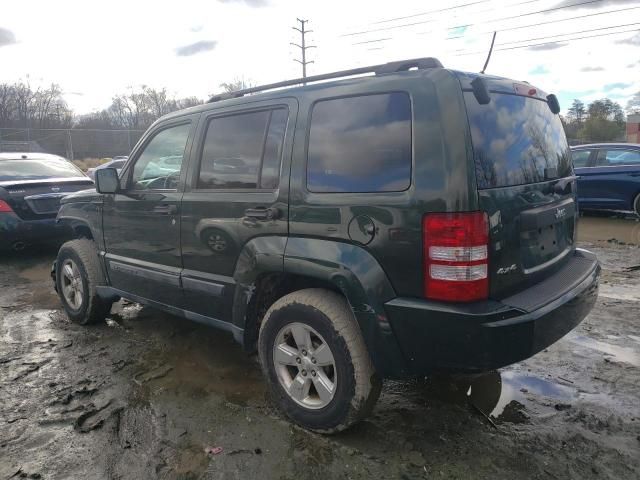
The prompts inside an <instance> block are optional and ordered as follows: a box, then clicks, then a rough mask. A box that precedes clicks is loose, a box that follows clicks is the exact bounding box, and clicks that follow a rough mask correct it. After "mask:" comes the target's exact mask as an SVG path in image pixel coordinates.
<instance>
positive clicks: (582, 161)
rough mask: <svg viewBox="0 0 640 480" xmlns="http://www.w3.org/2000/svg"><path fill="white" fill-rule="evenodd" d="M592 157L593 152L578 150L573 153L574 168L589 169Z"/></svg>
mask: <svg viewBox="0 0 640 480" xmlns="http://www.w3.org/2000/svg"><path fill="white" fill-rule="evenodd" d="M590 156H591V150H578V151H576V152H572V153H571V158H572V160H573V167H574V168H582V167H587V166H588V165H589V157H590Z"/></svg>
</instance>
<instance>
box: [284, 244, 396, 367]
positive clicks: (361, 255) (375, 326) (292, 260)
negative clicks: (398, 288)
mask: <svg viewBox="0 0 640 480" xmlns="http://www.w3.org/2000/svg"><path fill="white" fill-rule="evenodd" d="M283 263H284V272H285V273H291V274H295V275H302V276H306V277H313V278H316V279H318V280H322V281H325V282H329V283H331V284H333V285H335V286H336V287H337V288H338V289H339V290H340V291H341V292H342V293H343V294H344V296H345V297H346V298H347V301H348V302H349V304H350V306H351V309H352V310H353V312H354V315H355V317H356V320H357V322H358V324H359V326H360V330H361V331H362V335H363V337H364V341H365V343H366V345H367V348H368V350H369V355H370V356H371V360H372V361H373V364H374V366H375V367H376V370H377V371H378V373H379V374H381V375H382V376H401V375H402V374H403V373H405V372H406V371H407V369H406V365H405V360H404V357H403V355H402V353H401V351H400V348H399V346H398V343H397V341H396V338H395V335H394V334H393V331H392V329H391V325H390V323H389V321H388V318H387V314H386V312H385V310H384V306H383V305H384V303H385V302H387V301H390V300H392V299H393V298H395V297H396V294H395V292H394V290H393V287H392V286H391V283H390V282H389V279H388V278H387V275H386V274H385V272H384V270H383V269H382V267H381V266H380V264H379V263H378V262H377V260H376V259H375V258H374V257H373V256H372V255H371V254H370V253H369V252H367V251H366V250H365V249H364V248H362V247H360V246H357V245H353V244H349V243H342V242H335V241H329V240H318V239H312V238H295V237H294V238H289V240H288V242H287V244H286V251H285V255H284V262H283Z"/></svg>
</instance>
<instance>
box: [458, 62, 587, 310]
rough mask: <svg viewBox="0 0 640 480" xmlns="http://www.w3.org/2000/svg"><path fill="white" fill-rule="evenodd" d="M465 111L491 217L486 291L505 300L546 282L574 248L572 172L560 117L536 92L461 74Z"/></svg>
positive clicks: (481, 201) (483, 207)
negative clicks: (480, 93)
mask: <svg viewBox="0 0 640 480" xmlns="http://www.w3.org/2000/svg"><path fill="white" fill-rule="evenodd" d="M459 78H460V81H461V83H462V89H463V96H464V102H465V105H466V109H467V116H468V121H469V128H470V132H471V142H472V147H473V162H474V165H475V176H476V181H477V187H478V198H479V206H480V209H481V210H483V211H485V212H487V215H488V219H489V244H490V248H489V265H490V267H489V268H490V271H489V286H490V287H489V288H490V291H489V295H490V296H491V297H493V298H504V297H505V296H507V295H510V294H511V293H514V292H517V291H519V290H522V289H524V288H527V287H530V286H531V285H533V284H535V283H537V282H539V281H541V280H543V279H544V278H546V277H548V276H549V275H551V274H552V273H554V272H555V271H557V269H558V268H560V267H561V266H562V265H563V264H564V263H565V261H566V259H567V258H568V257H569V253H571V252H572V251H573V250H574V249H575V245H574V241H575V233H576V226H575V222H576V205H575V188H576V186H575V185H576V184H575V177H574V176H573V170H572V166H571V154H570V150H569V146H568V144H567V140H566V138H565V134H564V129H563V127H562V124H561V122H560V117H559V115H557V114H554V113H553V112H552V111H551V108H550V106H549V103H548V102H547V96H546V94H545V93H544V92H542V91H540V90H539V89H537V88H535V87H533V86H531V85H529V84H526V83H518V82H514V81H511V80H505V79H498V78H494V77H486V76H483V77H482V78H483V82H484V84H485V85H486V87H487V90H488V91H489V95H490V101H489V103H487V104H484V105H483V104H481V103H480V102H479V101H478V98H476V95H474V93H473V90H472V88H471V81H472V80H473V79H474V78H479V77H476V76H474V75H472V74H459Z"/></svg>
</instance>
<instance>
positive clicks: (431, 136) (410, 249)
mask: <svg viewBox="0 0 640 480" xmlns="http://www.w3.org/2000/svg"><path fill="white" fill-rule="evenodd" d="M388 92H406V93H407V94H408V95H409V96H410V99H411V108H412V151H413V159H412V179H411V185H410V186H409V188H408V189H407V190H405V191H400V192H376V193H316V192H310V191H309V190H308V189H307V185H306V170H307V148H308V134H309V128H310V119H311V113H312V108H313V105H314V104H315V102H317V101H320V100H325V99H331V98H340V97H348V96H353V95H366V94H375V93H388ZM299 101H300V114H299V117H298V124H297V125H296V135H295V144H294V155H293V161H292V166H291V180H290V189H291V190H290V192H291V193H290V207H289V208H290V210H289V212H290V213H289V230H290V235H291V237H313V238H322V239H328V240H333V241H335V242H342V243H347V244H354V245H358V246H359V247H360V248H362V249H364V250H365V251H366V252H367V253H368V254H369V255H371V256H372V257H373V258H374V259H375V260H376V261H377V262H378V263H379V264H380V265H381V267H382V269H383V271H384V272H385V274H386V275H387V276H388V278H389V280H390V282H391V285H392V287H393V289H394V290H395V292H396V293H397V294H398V295H406V296H422V292H423V285H422V282H423V279H422V267H421V265H422V217H423V215H424V213H426V212H442V211H465V210H474V209H476V208H477V205H478V203H477V193H476V190H475V186H474V185H475V178H474V176H473V175H474V173H473V171H472V169H470V168H469V165H470V163H469V159H468V151H470V138H468V133H467V131H468V126H467V124H466V114H465V110H464V104H463V100H462V94H461V89H460V84H459V82H458V81H457V79H456V77H455V76H454V75H453V74H452V73H451V72H449V71H447V70H444V69H431V70H423V71H417V72H409V73H407V72H404V73H402V74H392V75H382V76H380V77H375V78H371V77H368V78H366V79H352V80H348V81H343V82H340V83H339V84H338V85H337V86H332V87H331V88H326V87H324V88H323V87H322V85H318V86H315V87H314V88H311V87H310V89H309V91H308V94H306V95H304V96H302V97H300V99H299ZM345 161H349V159H348V158H345ZM363 168H366V166H363ZM363 215H364V216H367V217H369V218H370V219H371V220H372V223H373V225H374V229H375V234H374V235H373V239H372V240H370V242H369V243H367V244H362V243H359V241H358V240H354V239H353V225H352V226H351V228H352V231H351V235H350V234H349V230H350V224H351V223H352V222H353V221H354V219H356V218H357V217H359V216H363ZM285 263H286V262H285Z"/></svg>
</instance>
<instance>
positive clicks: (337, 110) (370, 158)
mask: <svg viewBox="0 0 640 480" xmlns="http://www.w3.org/2000/svg"><path fill="white" fill-rule="evenodd" d="M411 152H412V149H411V101H410V99H409V96H408V95H407V94H406V93H400V92H394V93H385V94H378V95H364V96H358V97H349V98H338V99H332V100H323V101H320V102H318V103H316V104H315V105H314V107H313V111H312V114H311V128H310V132H309V150H308V162H307V188H308V189H309V190H310V191H312V192H323V193H328V192H356V193H358V192H397V191H402V190H406V189H407V188H408V187H409V185H410V184H411V157H412V154H411Z"/></svg>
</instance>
